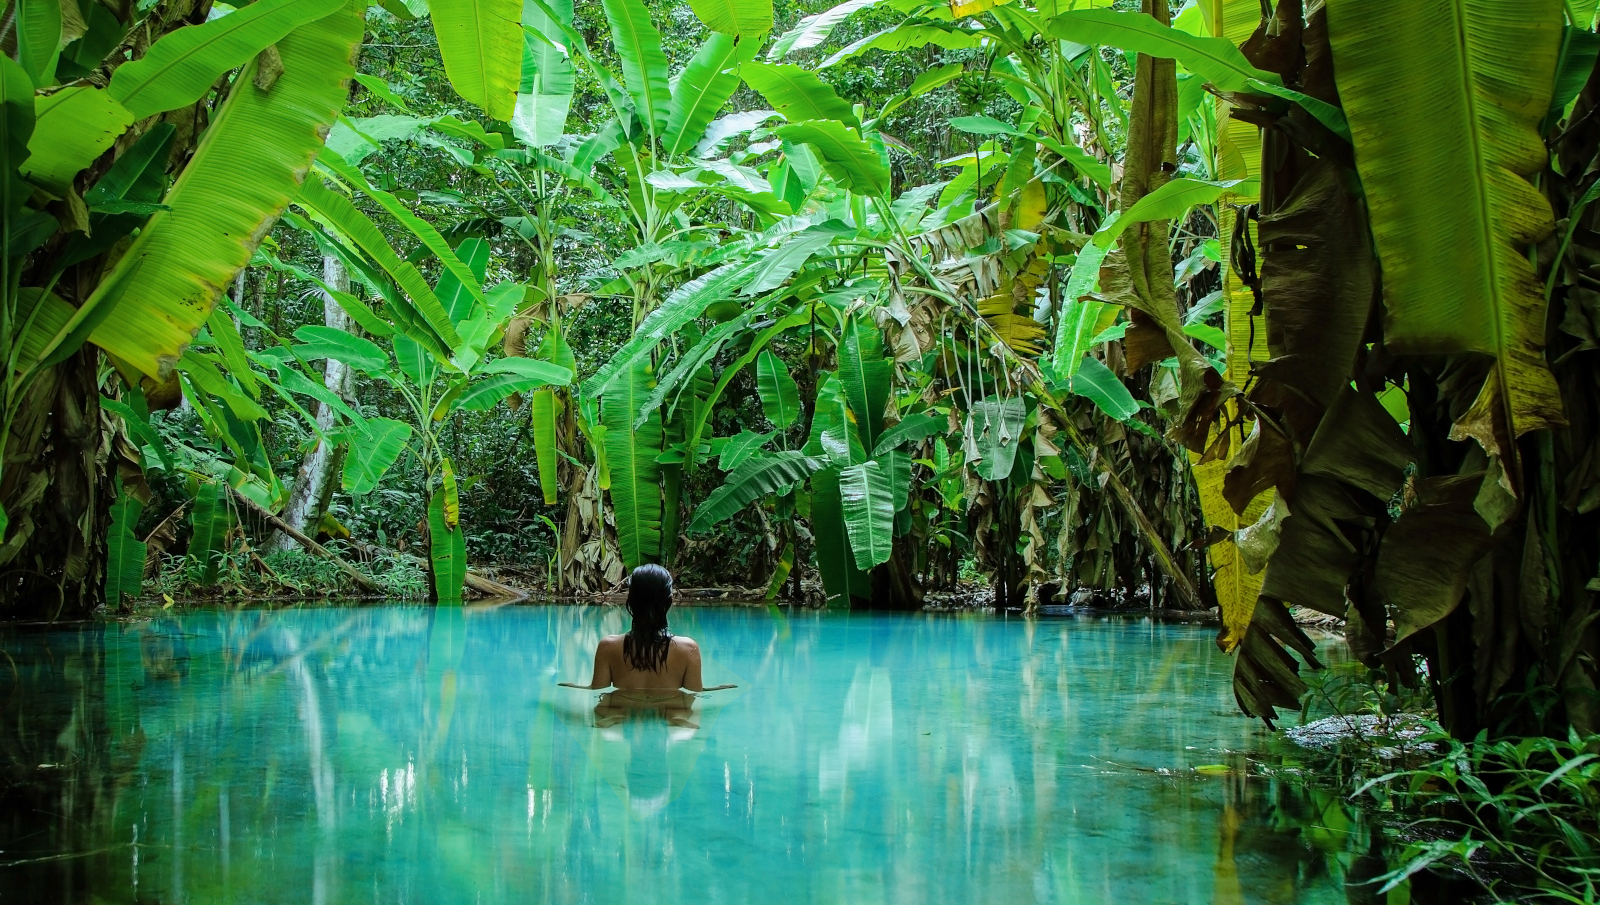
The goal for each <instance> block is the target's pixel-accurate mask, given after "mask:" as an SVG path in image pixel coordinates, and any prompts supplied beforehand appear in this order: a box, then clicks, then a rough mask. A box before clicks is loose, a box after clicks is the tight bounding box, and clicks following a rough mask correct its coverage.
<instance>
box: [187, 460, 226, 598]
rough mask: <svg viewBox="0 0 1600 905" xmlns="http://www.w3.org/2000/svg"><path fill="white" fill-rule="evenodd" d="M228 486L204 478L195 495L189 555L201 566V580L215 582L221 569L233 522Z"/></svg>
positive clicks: (202, 581)
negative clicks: (224, 547) (229, 529)
mask: <svg viewBox="0 0 1600 905" xmlns="http://www.w3.org/2000/svg"><path fill="white" fill-rule="evenodd" d="M227 494H228V487H227V485H226V484H222V483H220V482H215V481H203V482H201V484H200V487H199V490H198V491H197V492H196V493H195V496H194V510H193V511H191V512H190V513H189V527H190V529H191V530H192V533H191V534H190V536H189V558H190V559H191V560H193V561H194V562H195V563H196V564H197V565H198V566H199V567H200V583H201V584H204V585H214V584H216V583H217V580H218V578H219V577H220V575H221V571H222V555H223V553H225V552H226V551H225V550H224V549H223V543H224V541H225V539H226V537H227V534H228V527H229V524H230V520H229V514H230V513H229V510H228V497H227Z"/></svg>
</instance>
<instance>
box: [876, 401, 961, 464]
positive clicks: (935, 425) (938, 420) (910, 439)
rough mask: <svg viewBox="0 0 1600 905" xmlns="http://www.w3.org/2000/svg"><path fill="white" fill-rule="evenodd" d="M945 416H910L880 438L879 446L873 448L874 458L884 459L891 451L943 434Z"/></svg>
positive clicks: (919, 414) (920, 414)
mask: <svg viewBox="0 0 1600 905" xmlns="http://www.w3.org/2000/svg"><path fill="white" fill-rule="evenodd" d="M947 423H948V422H947V419H946V418H945V417H944V416H943V415H938V414H935V413H933V412H918V413H916V414H914V415H908V416H907V417H905V418H904V419H902V420H901V421H900V423H899V424H896V425H895V426H894V427H891V428H889V429H888V430H886V431H884V432H883V433H882V434H880V435H879V436H878V445H877V446H876V447H874V448H873V453H872V454H873V456H874V457H882V456H884V455H885V454H887V453H888V452H889V451H890V450H894V449H898V448H900V447H902V446H904V445H906V444H907V443H920V442H921V441H923V440H926V439H927V438H929V437H932V436H934V435H935V434H943V433H944V432H945V427H946V425H947Z"/></svg>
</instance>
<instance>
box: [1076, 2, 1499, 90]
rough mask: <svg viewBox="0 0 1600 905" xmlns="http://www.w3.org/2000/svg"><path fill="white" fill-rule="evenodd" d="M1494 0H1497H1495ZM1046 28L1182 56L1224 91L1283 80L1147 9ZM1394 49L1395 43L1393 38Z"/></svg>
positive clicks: (1092, 12)
mask: <svg viewBox="0 0 1600 905" xmlns="http://www.w3.org/2000/svg"><path fill="white" fill-rule="evenodd" d="M1490 2H1492V0H1490ZM1045 31H1046V32H1047V33H1048V34H1049V35H1050V37H1052V38H1059V39H1060V40H1063V41H1076V42H1078V43H1079V44H1091V45H1104V46H1108V47H1120V48H1122V49H1123V50H1131V51H1137V52H1138V53H1142V54H1145V55H1147V56H1152V57H1158V58H1161V59H1168V60H1177V61H1178V62H1179V63H1180V64H1182V65H1183V67H1184V68H1185V69H1188V70H1189V71H1190V72H1193V73H1194V74H1195V75H1198V76H1200V77H1201V78H1203V79H1205V80H1206V81H1208V82H1210V83H1211V84H1213V85H1216V86H1217V87H1218V88H1221V89H1222V90H1224V91H1241V90H1243V89H1245V88H1246V87H1248V86H1249V83H1250V80H1251V79H1257V80H1259V81H1261V82H1264V83H1266V84H1269V85H1281V84H1282V83H1283V79H1281V78H1279V77H1278V76H1277V75H1276V74H1274V73H1270V72H1263V71H1262V70H1260V69H1257V68H1255V67H1254V66H1252V65H1251V64H1250V61H1249V60H1246V59H1245V56H1244V54H1243V53H1242V52H1241V51H1240V50H1239V48H1238V47H1236V46H1235V45H1234V44H1233V42H1232V41H1229V40H1228V39H1226V38H1215V37H1201V36H1197V35H1191V34H1188V33H1187V32H1183V31H1180V30H1178V29H1176V28H1169V27H1168V26H1166V25H1163V24H1161V23H1160V22H1157V21H1156V20H1155V19H1154V18H1153V17H1151V16H1149V15H1148V14H1146V13H1138V12H1120V11H1117V10H1109V9H1078V10H1071V11H1068V12H1064V13H1059V14H1057V15H1056V16H1055V17H1054V18H1053V19H1052V20H1051V21H1050V24H1049V25H1048V26H1046V28H1045ZM1389 49H1390V51H1391V52H1392V51H1393V49H1394V45H1393V44H1390V45H1389Z"/></svg>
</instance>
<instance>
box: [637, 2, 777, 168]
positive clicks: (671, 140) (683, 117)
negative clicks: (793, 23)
mask: <svg viewBox="0 0 1600 905" xmlns="http://www.w3.org/2000/svg"><path fill="white" fill-rule="evenodd" d="M734 2H744V0H734ZM767 15H768V20H767V21H768V27H769V28H770V27H771V21H772V20H771V15H772V10H771V7H770V6H769V7H768V10H767ZM758 44H759V42H757V41H755V40H749V39H746V40H743V41H741V40H736V39H734V38H731V37H729V36H728V35H725V34H715V33H714V34H712V35H711V36H710V37H708V38H706V42H705V43H704V44H701V45H700V49H699V50H697V51H695V55H694V56H693V57H691V58H690V59H689V63H688V65H686V66H684V67H683V71H682V72H681V73H679V74H678V81H677V83H676V84H675V85H673V88H672V104H671V106H670V107H669V108H668V109H667V128H666V131H664V132H662V134H661V146H662V148H663V150H664V151H665V153H666V156H667V158H668V159H669V160H670V159H671V158H673V157H676V156H678V155H679V154H686V153H688V152H689V150H690V149H691V148H693V147H694V146H695V145H696V144H697V143H698V142H699V141H700V137H701V136H703V135H705V133H706V126H707V125H709V124H710V123H711V120H712V118H713V117H715V116H716V115H717V111H719V110H721V109H722V107H723V105H724V104H726V103H727V102H728V98H730V97H732V96H733V92H734V91H736V90H738V88H739V77H738V76H737V75H734V74H733V73H731V72H728V70H729V69H733V68H736V67H738V65H739V64H740V63H748V62H749V61H750V60H753V59H755V55H756V49H757V46H758Z"/></svg>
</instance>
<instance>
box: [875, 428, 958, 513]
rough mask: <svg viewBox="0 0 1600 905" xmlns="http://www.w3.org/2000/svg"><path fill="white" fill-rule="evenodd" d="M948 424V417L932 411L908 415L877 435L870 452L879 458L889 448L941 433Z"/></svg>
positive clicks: (920, 440) (896, 447)
mask: <svg viewBox="0 0 1600 905" xmlns="http://www.w3.org/2000/svg"><path fill="white" fill-rule="evenodd" d="M948 425H949V419H948V418H946V417H945V416H944V415H940V414H936V413H934V412H918V413H916V414H914V415H908V416H906V417H905V418H904V419H902V420H901V421H900V423H898V424H896V425H895V426H894V427H891V428H889V429H888V430H886V431H884V432H883V433H882V434H880V435H879V436H878V445H877V446H875V447H873V452H872V454H873V456H874V457H876V458H880V459H881V458H882V457H883V456H885V455H886V454H888V453H889V452H890V451H891V450H894V449H899V448H900V447H902V446H905V445H906V444H908V443H920V442H922V441H923V440H926V439H927V438H929V437H932V436H935V435H937V434H943V433H944V432H945V430H946V428H947V427H948ZM897 508H898V507H897Z"/></svg>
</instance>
